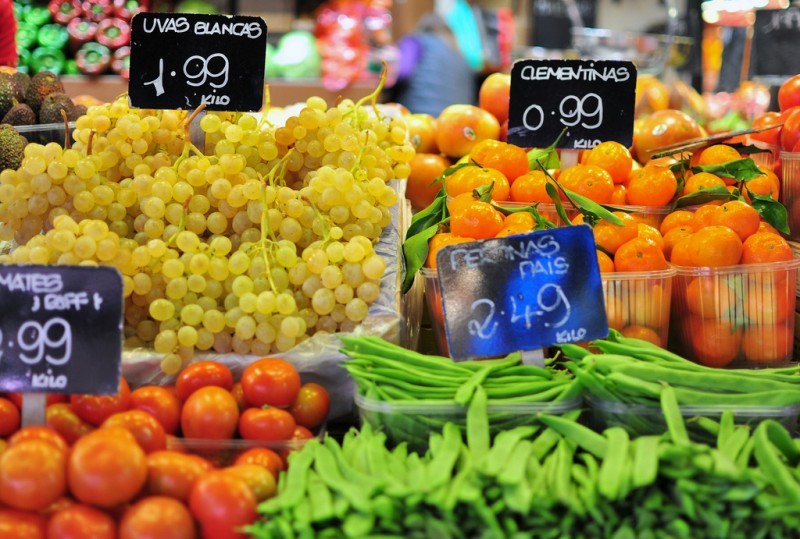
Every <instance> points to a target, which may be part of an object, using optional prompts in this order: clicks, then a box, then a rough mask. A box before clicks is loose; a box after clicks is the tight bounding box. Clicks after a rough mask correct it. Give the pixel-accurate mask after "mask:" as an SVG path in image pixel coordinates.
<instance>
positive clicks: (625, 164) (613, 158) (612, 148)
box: [582, 141, 633, 183]
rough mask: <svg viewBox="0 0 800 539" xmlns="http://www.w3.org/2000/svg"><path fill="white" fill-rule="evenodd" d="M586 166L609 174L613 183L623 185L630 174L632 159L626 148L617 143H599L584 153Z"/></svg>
mask: <svg viewBox="0 0 800 539" xmlns="http://www.w3.org/2000/svg"><path fill="white" fill-rule="evenodd" d="M585 155H586V158H585V161H582V163H584V164H586V165H596V166H598V167H600V168H602V169H603V170H605V171H606V172H608V173H609V174H611V178H612V179H613V180H614V183H625V182H626V181H628V176H629V175H630V173H631V167H632V165H633V158H632V157H631V152H630V151H628V148H626V147H625V146H623V145H622V144H620V143H619V142H614V141H606V142H601V143H600V144H598V145H597V146H595V147H594V148H592V149H591V150H589V151H588V152H586V154H585Z"/></svg>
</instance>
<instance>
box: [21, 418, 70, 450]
mask: <svg viewBox="0 0 800 539" xmlns="http://www.w3.org/2000/svg"><path fill="white" fill-rule="evenodd" d="M26 440H43V441H45V442H47V443H49V444H50V445H52V446H53V447H55V448H57V449H58V450H59V451H61V452H62V453H63V454H64V455H66V454H67V452H68V451H69V445H67V442H66V441H65V440H64V438H63V437H62V436H61V435H60V434H59V433H58V432H56V430H55V429H51V428H50V427H40V426H38V425H37V426H33V427H25V428H24V429H22V430H18V431H17V432H15V433H14V434H12V435H11V437H10V438H9V439H8V446H9V447H11V446H13V445H16V444H18V443H22V442H24V441H26Z"/></svg>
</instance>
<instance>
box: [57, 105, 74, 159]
mask: <svg viewBox="0 0 800 539" xmlns="http://www.w3.org/2000/svg"><path fill="white" fill-rule="evenodd" d="M60 112H61V118H62V119H63V120H64V149H65V150H69V149H70V148H72V140H71V138H70V136H69V119H68V118H67V112H66V111H65V110H64V109H61V111H60Z"/></svg>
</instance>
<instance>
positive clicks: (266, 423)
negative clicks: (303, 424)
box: [239, 408, 295, 442]
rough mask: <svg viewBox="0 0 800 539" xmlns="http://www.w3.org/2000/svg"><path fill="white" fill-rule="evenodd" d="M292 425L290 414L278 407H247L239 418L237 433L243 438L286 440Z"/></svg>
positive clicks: (290, 432)
mask: <svg viewBox="0 0 800 539" xmlns="http://www.w3.org/2000/svg"><path fill="white" fill-rule="evenodd" d="M294 427H295V422H294V418H293V417H292V414H290V413H289V412H287V411H286V410H281V409H280V408H248V409H247V410H245V411H244V412H242V415H241V417H240V418H239V434H241V435H242V438H244V439H245V440H262V441H269V442H274V441H278V440H288V439H289V438H290V437H291V436H292V433H293V432H294Z"/></svg>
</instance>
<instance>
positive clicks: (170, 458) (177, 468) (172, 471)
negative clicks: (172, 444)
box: [145, 451, 213, 502]
mask: <svg viewBox="0 0 800 539" xmlns="http://www.w3.org/2000/svg"><path fill="white" fill-rule="evenodd" d="M212 469H213V466H211V463H209V462H208V461H207V460H205V459H202V458H200V457H197V456H195V455H186V454H184V453H177V452H175V451H155V452H153V453H150V454H149V455H147V485H146V486H145V490H146V492H147V493H148V494H153V495H160V496H169V497H170V498H175V499H176V500H180V501H182V502H187V501H188V500H189V492H190V491H191V490H192V486H193V485H194V483H195V481H197V480H198V479H199V478H200V477H202V476H203V475H205V474H206V473H208V472H209V471H210V470H212Z"/></svg>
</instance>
